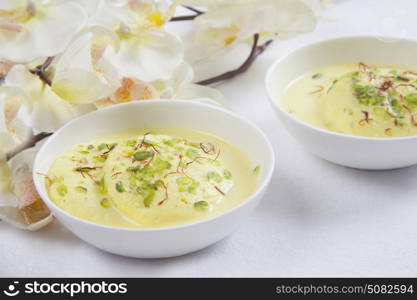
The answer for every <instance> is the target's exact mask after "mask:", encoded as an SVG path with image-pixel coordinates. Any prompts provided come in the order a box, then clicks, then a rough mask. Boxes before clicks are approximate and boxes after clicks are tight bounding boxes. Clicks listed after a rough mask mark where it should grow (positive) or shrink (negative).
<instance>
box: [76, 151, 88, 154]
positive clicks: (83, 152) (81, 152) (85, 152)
mask: <svg viewBox="0 0 417 300" xmlns="http://www.w3.org/2000/svg"><path fill="white" fill-rule="evenodd" d="M78 152H79V153H80V154H83V155H87V154H90V152H88V151H78Z"/></svg>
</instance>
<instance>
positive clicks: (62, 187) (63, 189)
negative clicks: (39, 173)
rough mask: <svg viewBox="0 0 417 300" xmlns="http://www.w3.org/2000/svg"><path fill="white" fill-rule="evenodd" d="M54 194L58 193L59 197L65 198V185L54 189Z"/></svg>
mask: <svg viewBox="0 0 417 300" xmlns="http://www.w3.org/2000/svg"><path fill="white" fill-rule="evenodd" d="M56 192H57V193H58V195H60V196H61V197H65V195H66V194H67V193H68V188H67V186H66V185H65V184H60V185H59V186H58V187H57V188H56Z"/></svg>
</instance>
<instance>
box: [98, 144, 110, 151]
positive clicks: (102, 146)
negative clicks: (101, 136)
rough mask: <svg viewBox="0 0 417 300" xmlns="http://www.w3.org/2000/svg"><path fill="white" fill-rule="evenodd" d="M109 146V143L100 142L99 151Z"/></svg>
mask: <svg viewBox="0 0 417 300" xmlns="http://www.w3.org/2000/svg"><path fill="white" fill-rule="evenodd" d="M107 148H108V146H107V144H100V145H98V146H97V150H98V151H102V150H104V149H107Z"/></svg>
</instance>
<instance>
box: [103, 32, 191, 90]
mask: <svg viewBox="0 0 417 300" xmlns="http://www.w3.org/2000/svg"><path fill="white" fill-rule="evenodd" d="M105 56H106V57H107V58H108V59H109V61H110V62H111V63H112V64H114V65H115V66H116V68H117V69H118V70H119V72H120V73H121V74H123V75H124V76H125V77H131V78H136V79H140V80H143V81H148V82H150V81H154V80H161V79H162V80H166V79H169V78H170V77H171V75H172V73H173V72H174V70H175V69H176V68H177V67H178V65H179V64H180V63H181V62H182V60H183V57H184V52H183V45H182V43H181V41H180V40H179V39H178V38H177V37H176V36H174V35H172V34H170V33H167V32H162V31H159V30H155V31H151V32H145V33H143V34H140V35H138V36H137V37H133V38H129V39H127V40H123V41H122V44H121V49H120V51H119V52H118V53H114V51H107V52H106V54H105Z"/></svg>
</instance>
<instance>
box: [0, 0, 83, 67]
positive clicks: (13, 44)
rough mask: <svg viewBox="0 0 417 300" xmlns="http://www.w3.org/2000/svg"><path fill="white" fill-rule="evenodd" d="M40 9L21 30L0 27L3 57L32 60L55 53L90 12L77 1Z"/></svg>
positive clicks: (71, 36) (1, 58) (68, 39)
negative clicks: (76, 2) (13, 30)
mask: <svg viewBox="0 0 417 300" xmlns="http://www.w3.org/2000/svg"><path fill="white" fill-rule="evenodd" d="M37 9H38V12H37V15H35V17H33V18H32V19H30V20H29V21H28V22H26V23H25V24H23V25H22V26H23V30H22V31H20V32H10V31H6V30H0V44H1V45H2V47H0V60H10V61H14V62H29V61H32V60H34V59H36V58H39V57H46V56H54V55H56V54H57V53H59V52H61V51H63V50H64V48H65V47H66V46H67V45H68V43H69V42H70V41H71V39H72V38H73V37H74V35H75V34H76V33H77V32H78V31H80V30H81V28H82V27H83V26H84V25H85V23H86V21H87V13H86V12H85V10H84V9H83V8H82V7H80V6H79V5H77V4H75V3H63V4H58V5H54V4H51V5H46V4H39V5H38V7H37ZM39 15H41V17H39Z"/></svg>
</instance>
